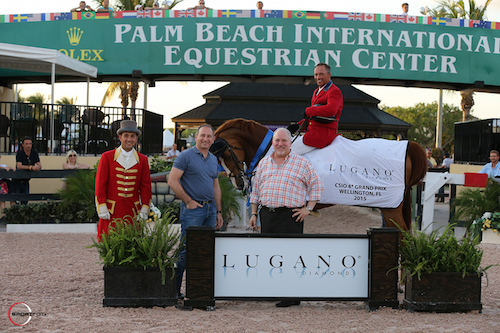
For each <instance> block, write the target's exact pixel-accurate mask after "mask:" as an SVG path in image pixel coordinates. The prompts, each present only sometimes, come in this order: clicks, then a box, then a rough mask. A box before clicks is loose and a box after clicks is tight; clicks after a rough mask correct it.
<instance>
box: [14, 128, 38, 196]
mask: <svg viewBox="0 0 500 333" xmlns="http://www.w3.org/2000/svg"><path fill="white" fill-rule="evenodd" d="M32 147H33V141H32V140H31V138H30V137H25V138H24V139H23V141H22V143H21V149H19V151H18V152H17V154H16V170H30V171H40V170H42V164H41V163H40V157H39V156H38V152H37V151H36V150H35V149H32ZM29 181H30V180H29V179H16V181H15V183H16V184H15V186H14V188H15V193H26V194H28V193H30V184H29ZM21 203H22V204H23V205H26V204H27V203H28V201H21Z"/></svg>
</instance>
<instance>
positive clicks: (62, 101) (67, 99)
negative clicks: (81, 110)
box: [56, 96, 78, 105]
mask: <svg viewBox="0 0 500 333" xmlns="http://www.w3.org/2000/svg"><path fill="white" fill-rule="evenodd" d="M77 99H78V97H77V96H76V97H66V96H64V97H61V98H60V99H58V100H57V101H56V104H63V105H73V104H76V100H77Z"/></svg>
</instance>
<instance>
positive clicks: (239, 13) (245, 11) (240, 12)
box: [236, 9, 252, 17]
mask: <svg viewBox="0 0 500 333" xmlns="http://www.w3.org/2000/svg"><path fill="white" fill-rule="evenodd" d="M236 17H252V11H251V10H249V9H243V10H237V11H236Z"/></svg>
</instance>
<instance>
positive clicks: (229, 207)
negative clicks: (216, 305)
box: [219, 174, 245, 231]
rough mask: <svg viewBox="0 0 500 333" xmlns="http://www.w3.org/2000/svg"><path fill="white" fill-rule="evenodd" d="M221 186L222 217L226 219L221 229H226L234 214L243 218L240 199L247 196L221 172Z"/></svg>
mask: <svg viewBox="0 0 500 333" xmlns="http://www.w3.org/2000/svg"><path fill="white" fill-rule="evenodd" d="M219 186H220V190H221V204H222V219H223V220H224V225H223V226H222V228H221V230H222V231H225V230H226V229H227V223H228V221H229V219H230V218H231V217H232V216H233V215H236V216H238V217H239V218H240V219H241V215H240V204H239V202H238V199H241V198H244V197H245V196H244V195H243V194H242V193H241V192H240V191H237V190H236V189H235V188H234V186H233V183H231V179H230V178H229V177H225V176H222V175H221V174H219Z"/></svg>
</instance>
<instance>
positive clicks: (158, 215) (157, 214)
mask: <svg viewBox="0 0 500 333" xmlns="http://www.w3.org/2000/svg"><path fill="white" fill-rule="evenodd" d="M149 209H150V210H152V211H153V212H154V213H155V215H156V216H157V217H158V219H161V211H160V210H159V209H158V207H156V206H155V205H153V203H151V206H150V207H149Z"/></svg>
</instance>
